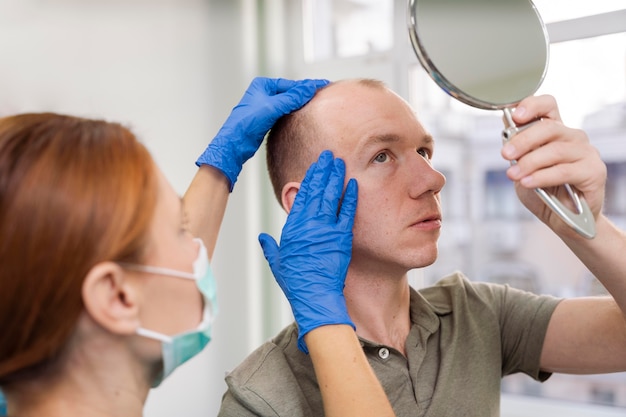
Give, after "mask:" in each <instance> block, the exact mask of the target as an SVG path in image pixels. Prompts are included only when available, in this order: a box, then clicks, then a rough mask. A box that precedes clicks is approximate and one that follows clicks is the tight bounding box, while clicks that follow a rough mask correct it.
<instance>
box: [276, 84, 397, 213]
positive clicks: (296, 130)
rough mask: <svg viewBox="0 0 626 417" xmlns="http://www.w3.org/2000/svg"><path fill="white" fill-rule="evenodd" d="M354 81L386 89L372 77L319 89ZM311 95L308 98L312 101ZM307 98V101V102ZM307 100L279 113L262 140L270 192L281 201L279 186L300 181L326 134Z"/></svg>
mask: <svg viewBox="0 0 626 417" xmlns="http://www.w3.org/2000/svg"><path fill="white" fill-rule="evenodd" d="M343 83H354V84H357V85H359V86H363V87H367V88H374V89H388V87H387V85H386V84H385V83H384V82H382V81H380V80H376V79H371V78H354V79H345V80H339V81H335V82H332V83H330V84H328V85H327V86H325V87H323V88H321V89H320V90H318V91H321V90H327V89H331V88H332V87H333V86H334V85H337V84H343ZM314 100H315V97H313V99H312V100H311V102H312V101H314ZM311 102H309V103H311ZM310 108H311V106H310V104H306V105H304V106H303V107H302V108H301V109H299V110H296V111H294V112H292V113H290V114H287V115H285V116H283V117H281V118H280V119H279V120H278V121H277V122H276V124H275V125H274V126H273V127H272V129H271V130H270V132H269V134H268V137H267V142H266V150H267V152H266V158H267V170H268V173H269V177H270V181H271V182H272V188H273V190H274V195H275V196H276V199H277V200H278V203H279V204H281V193H282V189H283V187H284V186H285V185H286V184H287V183H289V182H291V181H296V182H299V181H302V178H303V177H304V174H305V173H306V170H307V169H308V167H309V166H310V165H311V164H312V163H313V162H315V161H316V160H317V157H318V156H319V154H320V152H321V151H323V150H324V149H326V148H325V144H326V142H325V141H327V140H330V138H323V137H321V129H320V128H319V127H320V126H321V125H323V123H324V120H319V118H316V117H315V116H314V115H313V114H311V113H312V112H311V111H310Z"/></svg>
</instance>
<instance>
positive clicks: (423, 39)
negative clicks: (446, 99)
mask: <svg viewBox="0 0 626 417" xmlns="http://www.w3.org/2000/svg"><path fill="white" fill-rule="evenodd" d="M409 19H410V21H409V32H410V38H411V42H412V44H413V48H414V49H415V52H416V54H417V56H418V58H419V60H420V62H421V64H422V66H424V68H425V69H426V70H427V71H428V73H429V75H430V76H431V78H433V80H435V81H436V82H437V84H439V86H440V87H442V88H443V89H444V90H445V91H446V92H448V93H449V94H450V95H452V96H454V97H455V98H457V99H459V100H461V101H462V102H464V103H466V104H469V105H472V106H474V107H479V108H483V109H502V108H505V107H511V106H514V105H515V104H517V103H518V102H519V101H521V100H522V99H523V98H525V97H527V96H529V95H532V94H533V93H535V91H536V90H537V89H538V88H539V86H540V85H541V82H542V81H543V78H544V76H545V72H546V69H547V64H548V37H547V32H546V29H545V25H544V24H543V22H542V20H541V18H540V16H539V14H538V13H537V11H536V9H535V6H534V5H533V3H532V2H531V1H530V0H474V1H467V0H411V1H410V2H409Z"/></svg>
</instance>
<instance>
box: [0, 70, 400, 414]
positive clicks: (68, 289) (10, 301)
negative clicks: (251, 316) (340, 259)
mask: <svg viewBox="0 0 626 417" xmlns="http://www.w3.org/2000/svg"><path fill="white" fill-rule="evenodd" d="M323 84H324V83H319V82H316V81H314V80H304V81H302V82H293V81H288V80H272V79H255V80H254V81H253V83H252V84H251V86H250V87H249V89H248V91H247V92H246V94H245V95H244V98H243V99H242V101H241V102H240V104H239V105H238V106H237V107H236V108H235V109H234V110H233V112H232V114H231V116H230V117H229V119H228V120H227V122H226V124H225V125H224V127H223V128H222V130H220V132H219V133H218V135H217V136H216V138H215V139H214V140H213V141H212V142H211V144H210V145H209V147H208V148H207V150H206V151H205V152H204V153H203V155H202V156H201V158H200V159H199V161H198V164H199V165H200V169H199V171H198V173H197V175H196V177H195V178H194V180H193V182H192V184H191V186H190V188H189V190H188V192H187V194H186V195H185V198H184V202H181V199H180V198H179V197H178V196H177V195H176V193H175V192H174V190H173V189H172V187H171V186H170V185H169V183H168V182H167V180H166V179H165V177H164V176H163V174H162V173H161V171H160V170H159V169H158V168H157V167H156V166H155V164H154V161H153V160H152V158H151V156H150V154H149V153H148V151H147V150H146V148H145V147H144V146H143V145H141V144H140V143H139V142H138V141H137V139H136V138H135V137H134V136H133V134H132V133H131V132H130V131H129V130H128V129H126V128H125V127H123V126H121V125H119V124H116V123H109V122H105V121H98V120H89V119H81V118H76V117H71V116H63V115H57V114H50V113H44V114H24V115H17V116H12V117H7V118H4V119H0V328H2V329H3V331H2V332H1V333H0V387H1V388H2V390H3V391H4V393H5V394H6V397H7V400H8V414H9V415H11V416H48V417H53V416H57V415H58V416H65V417H66V416H119V415H124V416H131V417H132V416H141V415H142V409H143V405H144V402H145V400H146V397H147V394H148V391H149V389H150V387H153V386H156V385H158V384H159V383H160V382H161V381H162V380H163V378H165V377H167V376H168V375H169V374H170V373H171V372H173V371H174V370H175V369H176V367H177V366H179V365H180V364H182V363H184V362H185V361H186V360H188V359H190V358H191V357H193V356H194V355H195V354H197V353H199V352H200V351H201V350H202V349H203V348H204V346H206V344H207V343H208V342H209V341H210V338H211V323H212V320H213V317H214V314H215V307H216V305H215V300H214V298H215V288H214V281H213V276H212V274H211V270H210V267H209V258H210V257H211V256H212V253H213V249H214V246H215V241H216V239H217V233H218V231H219V224H220V223H221V220H222V217H223V214H224V210H225V206H226V201H227V198H228V193H229V191H231V190H232V187H233V185H234V183H235V181H236V178H237V175H238V173H239V171H240V170H241V166H242V165H243V163H244V162H245V161H246V160H247V159H248V158H249V157H251V156H252V155H253V154H254V152H255V151H256V149H257V148H258V146H259V145H260V143H261V142H262V139H263V136H264V134H265V133H266V132H267V130H268V129H269V128H270V127H271V126H272V125H273V123H274V122H275V121H276V120H277V119H278V118H279V117H280V116H282V115H283V114H286V113H288V112H290V111H293V110H294V109H295V108H298V107H299V106H301V105H303V104H304V103H305V102H306V101H308V99H310V98H311V97H312V95H313V94H314V92H315V90H316V89H317V88H318V87H319V86H320V85H323ZM268 103H269V106H268ZM188 219H189V220H188ZM192 232H194V233H195V235H196V236H198V237H199V238H200V239H198V238H195V237H194V235H193V234H192ZM203 242H204V243H203ZM204 244H206V247H205V245H204ZM344 278H345V277H344ZM329 329H330V330H331V331H332V330H333V329H334V330H337V331H338V332H337V341H338V342H337V343H341V342H342V341H347V344H346V345H345V346H347V348H348V349H352V350H354V348H355V346H358V341H357V340H356V336H355V335H354V332H353V331H352V329H350V328H348V331H346V326H345V325H332V323H331V325H329V326H323V327H318V328H316V329H313V330H312V331H311V332H309V335H308V336H307V341H311V342H310V346H309V347H310V349H311V355H312V357H313V358H314V360H315V361H316V362H315V363H316V366H317V365H319V369H320V370H321V371H324V370H326V369H327V368H329V370H330V371H331V372H330V374H329V375H330V379H322V380H324V381H328V382H327V383H328V384H330V385H328V386H329V387H330V388H331V389H332V388H334V387H335V385H336V388H337V389H338V390H339V391H338V392H341V390H342V389H344V387H343V386H344V385H346V384H343V383H342V380H341V374H338V373H337V370H336V369H335V368H333V364H332V363H331V362H330V361H328V360H327V359H326V358H327V355H324V349H327V348H328V346H329V345H330V344H331V343H332V344H334V343H335V341H334V340H329V339H321V340H319V339H320V338H319V337H318V338H317V339H316V335H320V334H321V333H324V332H328V331H329ZM322 336H323V334H322ZM355 343H356V345H355ZM339 346H344V345H343V344H340V345H339ZM358 353H359V352H358V351H357V354H358ZM316 355H317V356H316ZM361 365H362V369H363V371H364V376H365V377H364V379H363V382H359V384H363V385H362V386H363V388H364V391H363V392H364V393H368V395H369V393H371V392H374V393H376V394H378V395H379V397H378V398H379V399H380V402H379V403H377V404H380V407H381V408H380V410H384V411H385V412H387V411H389V410H390V408H388V402H387V401H386V398H385V396H384V392H382V389H381V388H380V385H378V382H377V381H376V379H375V377H373V373H371V370H370V369H369V367H368V365H367V363H366V362H361ZM359 369H361V368H359ZM323 375H324V376H323V377H322V378H327V374H326V373H323ZM327 383H326V382H325V384H327ZM359 386H361V385H359ZM371 387H374V389H373V391H371ZM353 389H354V387H351V388H350V390H353ZM353 394H354V392H352V391H350V392H347V393H346V396H344V397H341V398H336V397H328V398H329V402H330V403H331V405H335V404H337V405H338V408H337V410H340V409H342V407H343V406H341V404H340V403H342V402H345V401H352V400H354V398H352V397H351V395H353ZM325 398H326V397H325ZM332 410H333V408H331V412H332ZM377 415H378V414H377Z"/></svg>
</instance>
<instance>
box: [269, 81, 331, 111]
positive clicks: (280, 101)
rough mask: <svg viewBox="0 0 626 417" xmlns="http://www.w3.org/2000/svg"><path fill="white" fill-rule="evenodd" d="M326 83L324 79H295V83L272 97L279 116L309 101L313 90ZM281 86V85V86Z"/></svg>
mask: <svg viewBox="0 0 626 417" xmlns="http://www.w3.org/2000/svg"><path fill="white" fill-rule="evenodd" d="M327 84H328V81H326V80H310V79H307V80H300V81H295V84H294V85H293V86H291V87H290V88H288V89H286V90H284V91H282V92H280V90H277V92H280V94H276V95H275V96H274V97H272V100H273V101H274V103H273V105H274V106H275V107H276V108H277V109H278V110H279V112H280V113H281V116H282V115H284V114H289V113H291V112H292V111H294V110H297V109H299V108H300V107H302V106H304V105H305V104H306V103H308V102H309V100H311V99H312V98H313V96H314V95H315V92H316V91H317V90H318V89H319V88H320V87H323V86H325V85H327ZM281 87H282V86H281Z"/></svg>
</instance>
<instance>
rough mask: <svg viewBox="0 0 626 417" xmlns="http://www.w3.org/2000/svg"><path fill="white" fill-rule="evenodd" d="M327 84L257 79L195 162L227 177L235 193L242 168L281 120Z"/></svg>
mask: <svg viewBox="0 0 626 417" xmlns="http://www.w3.org/2000/svg"><path fill="white" fill-rule="evenodd" d="M326 84H328V81H327V80H300V81H292V80H286V79H284V78H265V77H256V78H255V79H254V80H252V82H251V83H250V86H248V89H247V90H246V92H245V93H244V95H243V97H242V98H241V101H240V102H239V104H237V106H235V107H234V108H233V110H232V111H231V113H230V116H228V119H227V120H226V122H225V123H224V125H223V126H222V128H221V129H220V130H219V132H217V135H216V136H215V138H213V140H212V141H211V143H209V146H207V148H206V149H205V151H204V152H203V153H202V155H200V157H199V158H198V160H197V161H196V165H197V166H201V165H211V166H213V167H215V168H217V169H219V170H220V171H222V172H223V173H224V175H226V177H227V178H228V179H229V180H230V191H232V190H233V187H234V186H235V182H236V181H237V177H238V176H239V173H240V172H241V168H242V167H243V164H244V163H245V162H246V161H247V160H248V159H250V158H251V157H252V156H253V155H254V153H255V152H256V151H257V149H258V148H259V146H260V145H261V143H262V142H263V138H264V137H265V134H266V133H267V132H268V131H269V130H270V129H271V128H272V126H274V124H275V123H276V121H277V120H278V119H280V117H281V116H283V115H285V114H289V113H291V112H292V111H294V110H297V109H299V108H300V107H302V106H304V105H305V104H306V103H307V102H308V101H309V100H310V99H311V98H312V97H313V95H314V94H315V91H317V89H318V88H320V87H323V86H325V85H326Z"/></svg>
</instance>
